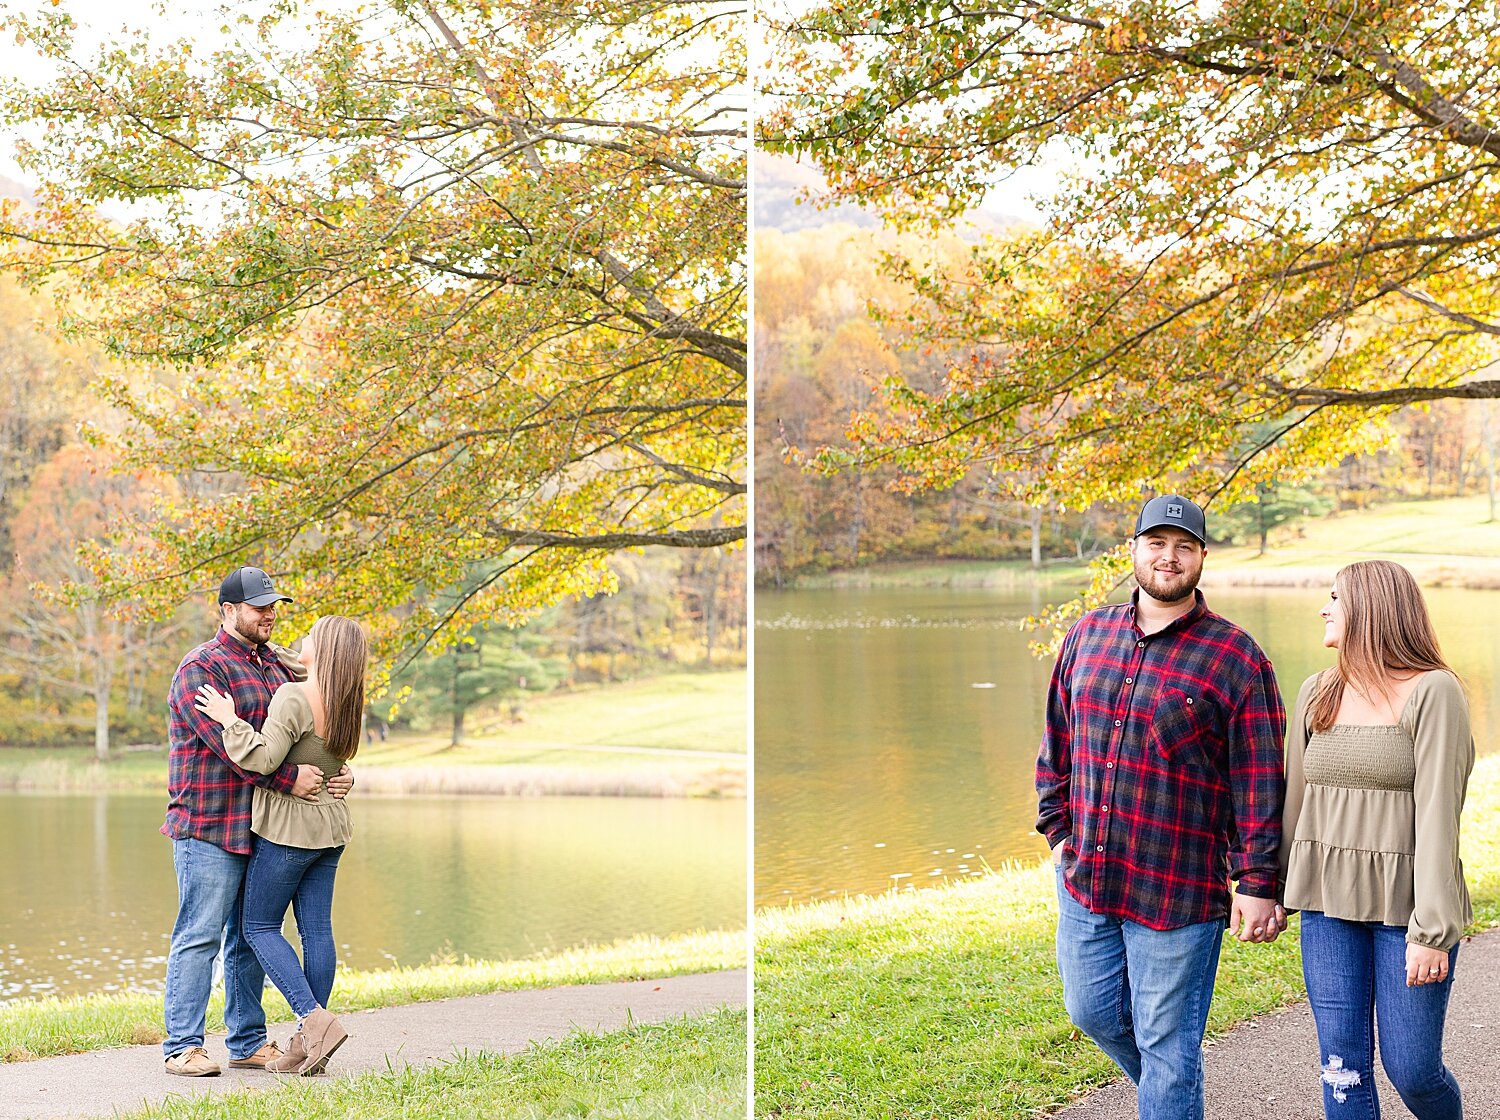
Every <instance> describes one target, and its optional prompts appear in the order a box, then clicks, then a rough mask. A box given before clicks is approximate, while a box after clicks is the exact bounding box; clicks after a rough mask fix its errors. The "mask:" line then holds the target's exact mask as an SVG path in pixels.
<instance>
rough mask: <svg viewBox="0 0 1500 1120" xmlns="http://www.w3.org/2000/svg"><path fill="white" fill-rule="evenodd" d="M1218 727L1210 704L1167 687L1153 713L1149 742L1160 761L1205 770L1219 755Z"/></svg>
mask: <svg viewBox="0 0 1500 1120" xmlns="http://www.w3.org/2000/svg"><path fill="white" fill-rule="evenodd" d="M1217 725H1218V721H1217V720H1216V719H1215V715H1214V707H1213V703H1212V702H1211V701H1209V700H1206V699H1204V698H1203V696H1202V695H1201V694H1194V693H1190V692H1186V691H1184V690H1183V689H1180V688H1165V689H1162V691H1161V692H1160V693H1159V694H1158V695H1157V697H1156V706H1155V707H1154V708H1153V709H1152V710H1151V730H1150V733H1149V735H1148V736H1147V740H1148V742H1149V744H1150V746H1151V750H1152V751H1153V752H1154V753H1155V755H1156V756H1157V757H1158V758H1161V759H1164V760H1165V761H1167V762H1174V763H1179V764H1191V765H1194V766H1201V767H1206V766H1209V765H1210V764H1211V760H1212V758H1213V756H1214V755H1215V753H1216V751H1215V749H1214V748H1215V744H1216V743H1217V741H1218V733H1217Z"/></svg>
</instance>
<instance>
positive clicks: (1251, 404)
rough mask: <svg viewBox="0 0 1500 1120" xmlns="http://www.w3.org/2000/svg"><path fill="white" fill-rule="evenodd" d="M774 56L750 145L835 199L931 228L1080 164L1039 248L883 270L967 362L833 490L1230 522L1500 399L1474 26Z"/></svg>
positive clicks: (1115, 7) (913, 5)
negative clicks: (1159, 494)
mask: <svg viewBox="0 0 1500 1120" xmlns="http://www.w3.org/2000/svg"><path fill="white" fill-rule="evenodd" d="M780 36H781V37H780V42H779V46H780V48H781V50H780V52H776V51H773V52H772V55H773V57H780V58H782V59H784V60H785V61H784V63H783V64H782V66H781V67H780V69H779V71H778V73H777V75H776V76H775V77H774V79H773V80H772V81H771V82H770V83H769V84H768V92H769V93H771V94H772V95H773V98H774V99H778V100H779V103H778V105H777V108H776V110H775V111H774V112H772V113H771V114H769V115H768V116H767V117H766V118H765V121H764V125H763V128H764V138H765V139H766V141H767V142H768V143H770V144H771V145H772V146H773V147H776V148H778V149H780V150H782V151H786V152H789V153H793V154H799V155H807V156H809V157H811V158H812V159H814V160H815V161H816V162H817V163H818V165H819V166H820V168H821V169H822V170H823V172H824V173H825V174H826V175H827V177H828V180H829V182H830V184H831V187H832V192H831V193H832V196H833V198H834V199H835V200H850V199H852V200H858V201H862V202H866V203H872V204H875V205H878V206H880V207H882V208H883V209H884V211H885V212H886V213H887V215H888V216H889V217H890V218H891V220H892V221H894V222H896V223H898V224H907V225H914V226H919V225H922V224H924V223H935V222H940V221H942V220H944V219H946V218H950V217H952V216H954V215H956V214H958V213H960V212H962V211H963V210H964V209H965V208H967V207H970V206H972V205H974V204H976V203H977V202H978V201H979V200H980V198H981V197H982V196H983V194H984V193H985V192H986V191H987V190H989V189H990V188H991V187H992V186H993V185H994V182H995V179H996V178H997V177H998V176H1000V175H1003V174H1005V173H1006V172H1008V171H1011V170H1013V169H1015V168H1018V167H1022V166H1025V165H1028V164H1032V163H1035V162H1037V161H1039V160H1042V159H1046V158H1061V157H1062V156H1064V155H1065V156H1067V157H1069V158H1071V160H1072V161H1073V163H1072V170H1071V171H1070V172H1069V173H1068V174H1067V175H1066V177H1065V179H1064V181H1063V183H1062V185H1061V187H1060V189H1059V191H1058V193H1057V194H1056V196H1055V197H1052V198H1051V199H1049V200H1045V201H1044V206H1045V213H1046V215H1047V226H1046V228H1045V229H1044V230H1042V231H1040V232H1037V233H1035V234H1032V235H1030V236H1022V237H1016V238H1010V239H1007V240H1004V241H989V242H985V243H981V244H978V245H976V246H975V247H974V249H973V251H972V253H971V254H970V256H969V259H968V260H966V261H962V262H958V263H952V262H943V261H941V260H936V261H928V260H924V259H922V258H921V257H920V256H918V255H915V254H908V255H907V256H906V258H905V259H904V260H898V261H897V262H896V264H895V272H896V274H897V275H899V276H901V277H903V278H904V279H906V280H907V281H908V282H910V283H911V284H913V285H914V286H915V288H916V290H917V291H918V292H919V293H920V294H921V295H922V296H923V297H924V300H925V302H924V303H923V304H921V305H920V306H919V307H917V308H916V309H914V310H913V312H912V318H911V324H912V329H913V330H914V332H915V333H916V334H917V336H918V337H919V338H920V339H922V340H924V341H926V342H928V343H931V344H935V345H939V346H941V345H943V344H958V343H962V344H963V345H964V346H966V347H969V348H970V350H969V352H968V354H967V355H966V356H965V357H964V358H963V359H962V360H960V361H958V362H955V364H954V365H953V367H952V368H951V369H950V370H949V372H948V376H947V377H946V379H945V381H944V383H943V384H942V385H941V386H940V387H939V388H938V389H937V390H935V391H930V392H929V391H923V390H922V389H920V388H917V387H914V386H912V385H911V384H909V383H907V382H904V381H902V380H900V379H897V380H895V381H893V382H891V383H890V384H889V386H888V389H887V392H886V403H887V404H888V406H889V407H890V408H892V409H895V410H896V417H895V419H894V420H892V421H889V422H882V421H881V420H880V419H879V418H878V414H876V413H871V414H870V416H869V417H867V418H866V419H865V421H864V422H863V423H861V424H858V425H856V427H855V429H854V431H855V435H856V437H857V438H858V439H859V441H860V446H859V447H858V448H856V449H855V450H854V451H853V452H843V451H836V452H834V453H831V454H827V455H825V457H824V460H823V462H824V464H825V465H827V466H830V467H837V466H845V465H850V464H855V463H857V464H860V465H867V464H869V463H871V462H875V461H887V462H892V463H895V464H897V465H898V466H899V467H900V468H901V469H902V470H904V471H905V472H907V473H908V474H909V475H910V476H912V478H914V479H915V480H917V481H919V482H921V483H924V484H934V485H946V484H951V483H952V482H953V481H954V480H955V479H956V478H957V477H960V476H961V475H962V473H963V472H964V471H966V470H968V469H970V467H971V466H972V465H973V464H974V463H976V462H988V463H990V464H992V465H993V466H994V467H995V469H996V470H997V471H1000V472H1009V471H1019V470H1025V469H1027V468H1038V467H1039V468H1040V469H1041V471H1042V472H1043V474H1044V476H1045V477H1044V479H1043V482H1042V483H1041V484H1040V487H1039V489H1040V490H1041V491H1042V493H1043V494H1044V496H1045V497H1046V499H1047V500H1048V501H1049V502H1055V503H1058V504H1061V505H1064V506H1068V507H1071V508H1084V507H1087V506H1088V505H1090V504H1092V503H1094V502H1097V501H1101V500H1115V501H1134V500H1138V498H1139V495H1140V494H1141V493H1142V491H1143V490H1144V491H1149V490H1154V489H1165V488H1166V487H1168V486H1170V487H1172V488H1177V489H1181V490H1184V491H1185V492H1188V493H1191V494H1194V495H1198V496H1202V497H1204V498H1205V499H1206V500H1208V501H1213V500H1215V499H1218V500H1219V501H1220V503H1221V504H1232V503H1234V502H1237V501H1244V500H1247V499H1249V498H1251V497H1253V496H1254V494H1255V493H1256V490H1257V488H1258V487H1260V486H1262V485H1264V484H1269V483H1274V482H1277V481H1285V482H1296V481H1299V480H1301V479H1304V478H1306V477H1307V476H1308V475H1309V474H1310V473H1312V472H1313V471H1316V470H1317V469H1319V468H1322V467H1326V466H1329V465H1332V464H1335V463H1337V462H1338V461H1339V460H1341V459H1342V458H1343V457H1345V456H1346V455H1349V454H1354V453H1358V452H1361V451H1365V450H1368V449H1369V448H1371V447H1372V446H1375V445H1376V444H1378V443H1379V442H1380V441H1381V440H1383V439H1384V438H1386V436H1387V435H1388V429H1386V428H1384V427H1383V426H1382V423H1383V420H1384V418H1385V417H1386V416H1388V415H1389V413H1390V412H1391V411H1392V410H1393V409H1395V408H1397V407H1399V406H1401V405H1405V404H1410V403H1414V402H1421V401H1429V400H1437V399H1441V398H1455V399H1465V400H1475V399H1478V400H1484V399H1490V398H1493V397H1495V396H1496V395H1500V380H1496V379H1494V378H1493V377H1489V376H1487V375H1486V374H1487V371H1488V370H1489V367H1490V366H1491V365H1492V363H1493V362H1494V360H1495V358H1496V349H1495V345H1494V340H1495V336H1497V335H1500V323H1497V322H1496V321H1495V320H1494V316H1493V314H1492V312H1493V308H1494V307H1495V305H1496V302H1497V296H1500V270H1497V268H1496V265H1497V263H1500V161H1497V160H1496V159H1495V158H1494V157H1495V156H1496V155H1500V128H1497V127H1496V123H1495V117H1496V114H1497V113H1500V69H1497V68H1496V66H1495V63H1496V62H1497V61H1500V38H1497V37H1496V36H1495V35H1494V33H1493V10H1492V7H1491V6H1490V5H1486V4H1479V3H1470V2H1461V3H1437V4H1432V5H1424V6H1414V5H1410V4H1404V3H1403V4H1398V3H1390V2H1377V3H1367V4H1357V5H1351V4H1333V3H1326V2H1313V3H1307V4H1291V5H1288V4H1281V3H1272V2H1270V0H1239V2H1235V3H1225V4H1215V5H1181V4H1176V3H1167V2H1166V0H1142V2H1140V3H1133V4H1130V5H1128V6H1122V5H1119V4H1115V3H1105V2H1103V0H1093V2H1087V0H1086V2H1084V3H1078V4H1069V5H1066V6H1049V5H1044V4H1041V3H1033V2H1024V3H1002V4H998V5H987V6H983V7H980V8H972V9H965V8H958V7H953V6H940V5H932V4H927V3H919V2H915V0H895V2H892V3H887V2H885V0H881V2H880V3H878V4H877V3H875V2H874V0H853V2H852V3H840V4H838V5H831V4H830V5H827V6H824V7H820V8H818V9H816V10H815V11H814V12H812V13H811V14H809V15H807V16H806V17H804V18H798V19H794V20H788V21H785V22H784V23H783V24H782V25H781V30H780ZM1268 422H1269V423H1270V426H1271V427H1270V434H1269V435H1268V436H1267V437H1266V438H1265V439H1264V440H1259V441H1254V442H1251V441H1247V440H1245V439H1244V435H1245V433H1246V431H1247V430H1249V429H1251V428H1253V427H1254V426H1255V425H1259V424H1266V423H1268ZM1118 560H1119V557H1115V562H1116V563H1118ZM1109 582H1110V581H1109V580H1108V579H1105V580H1103V582H1102V583H1100V584H1099V585H1098V587H1097V588H1096V590H1097V589H1098V588H1102V587H1107V586H1108V583H1109Z"/></svg>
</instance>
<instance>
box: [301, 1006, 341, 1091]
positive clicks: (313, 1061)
mask: <svg viewBox="0 0 1500 1120" xmlns="http://www.w3.org/2000/svg"><path fill="white" fill-rule="evenodd" d="M300 1033H301V1034H302V1045H303V1046H304V1047H306V1049H307V1061H305V1062H303V1063H302V1065H301V1066H299V1067H298V1069H297V1072H298V1073H299V1074H301V1075H302V1076H303V1077H312V1076H313V1075H314V1074H317V1073H322V1072H323V1070H324V1068H325V1067H326V1066H327V1065H328V1059H329V1058H331V1057H333V1052H334V1051H335V1050H337V1049H338V1048H339V1047H340V1046H342V1045H344V1041H345V1040H346V1039H347V1038H348V1037H349V1032H348V1031H346V1030H345V1029H344V1028H343V1027H342V1026H340V1025H339V1021H338V1020H337V1019H335V1018H334V1017H333V1016H332V1015H330V1014H329V1013H328V1012H327V1011H325V1010H323V1008H321V1007H317V1008H314V1009H313V1012H312V1014H311V1015H309V1016H308V1017H307V1018H306V1019H303V1020H302V1030H301V1032H300Z"/></svg>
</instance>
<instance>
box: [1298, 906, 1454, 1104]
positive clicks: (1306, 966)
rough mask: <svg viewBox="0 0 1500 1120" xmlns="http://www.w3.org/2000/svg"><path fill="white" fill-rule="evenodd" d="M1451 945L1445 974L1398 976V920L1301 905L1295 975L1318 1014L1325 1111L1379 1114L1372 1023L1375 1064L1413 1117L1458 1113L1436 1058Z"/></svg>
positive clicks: (1402, 954) (1449, 983) (1402, 931)
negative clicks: (1421, 978) (1413, 979)
mask: <svg viewBox="0 0 1500 1120" xmlns="http://www.w3.org/2000/svg"><path fill="white" fill-rule="evenodd" d="M1457 963H1458V946H1457V945H1455V946H1454V947H1453V948H1452V949H1450V950H1448V978H1447V979H1446V980H1444V981H1443V982H1442V983H1440V984H1421V985H1418V986H1417V987H1414V988H1408V987H1407V986H1406V928H1405V927H1404V926H1387V925H1382V924H1381V923H1379V922H1346V921H1344V920H1343V919H1342V918H1330V917H1328V916H1327V915H1326V914H1320V913H1318V912H1317V911H1315V910H1304V911H1303V912H1302V975H1303V976H1304V977H1305V978H1306V980H1307V1000H1308V1002H1309V1003H1310V1004H1312V1011H1313V1018H1314V1020H1315V1021H1316V1022H1317V1024H1318V1049H1319V1050H1320V1051H1321V1054H1320V1057H1321V1059H1322V1063H1321V1064H1322V1067H1323V1112H1324V1114H1325V1115H1327V1116H1330V1117H1334V1116H1336V1117H1339V1118H1340V1120H1379V1117H1380V1102H1379V1101H1378V1100H1377V1099H1376V1097H1375V1076H1374V1068H1375V1047H1374V1038H1373V1035H1374V1034H1375V1028H1376V1024H1377V1022H1378V1024H1379V1034H1380V1064H1381V1065H1382V1066H1384V1067H1385V1074H1386V1076H1387V1077H1389V1078H1390V1079H1391V1084H1392V1085H1394V1086H1395V1087H1396V1092H1397V1093H1399V1094H1401V1099H1402V1101H1404V1102H1405V1104H1406V1107H1407V1108H1409V1109H1410V1110H1411V1114H1412V1115H1413V1116H1415V1117H1416V1118H1417V1120H1462V1117H1463V1114H1464V1106H1463V1097H1462V1095H1461V1094H1460V1093H1459V1091H1458V1082H1456V1081H1455V1080H1454V1079H1453V1074H1451V1073H1449V1072H1448V1068H1447V1067H1446V1066H1445V1065H1443V1022H1444V1020H1445V1019H1446V1018H1447V1015H1448V995H1449V993H1450V992H1452V990H1453V971H1454V966H1455V965H1456V964H1457Z"/></svg>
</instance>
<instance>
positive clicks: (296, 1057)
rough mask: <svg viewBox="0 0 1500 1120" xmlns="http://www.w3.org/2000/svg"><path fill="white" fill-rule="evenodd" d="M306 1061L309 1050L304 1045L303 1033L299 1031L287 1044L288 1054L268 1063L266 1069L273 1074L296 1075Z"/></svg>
mask: <svg viewBox="0 0 1500 1120" xmlns="http://www.w3.org/2000/svg"><path fill="white" fill-rule="evenodd" d="M305 1061H307V1049H306V1047H304V1046H303V1045H302V1031H301V1029H298V1031H297V1032H296V1033H295V1034H293V1035H292V1040H291V1041H290V1042H288V1043H287V1044H286V1053H285V1054H283V1055H282V1056H281V1057H279V1058H273V1059H272V1060H271V1061H269V1062H267V1063H266V1068H267V1069H268V1070H270V1071H271V1072H272V1073H296V1072H297V1070H298V1069H299V1068H300V1067H301V1065H302V1063H303V1062H305Z"/></svg>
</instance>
